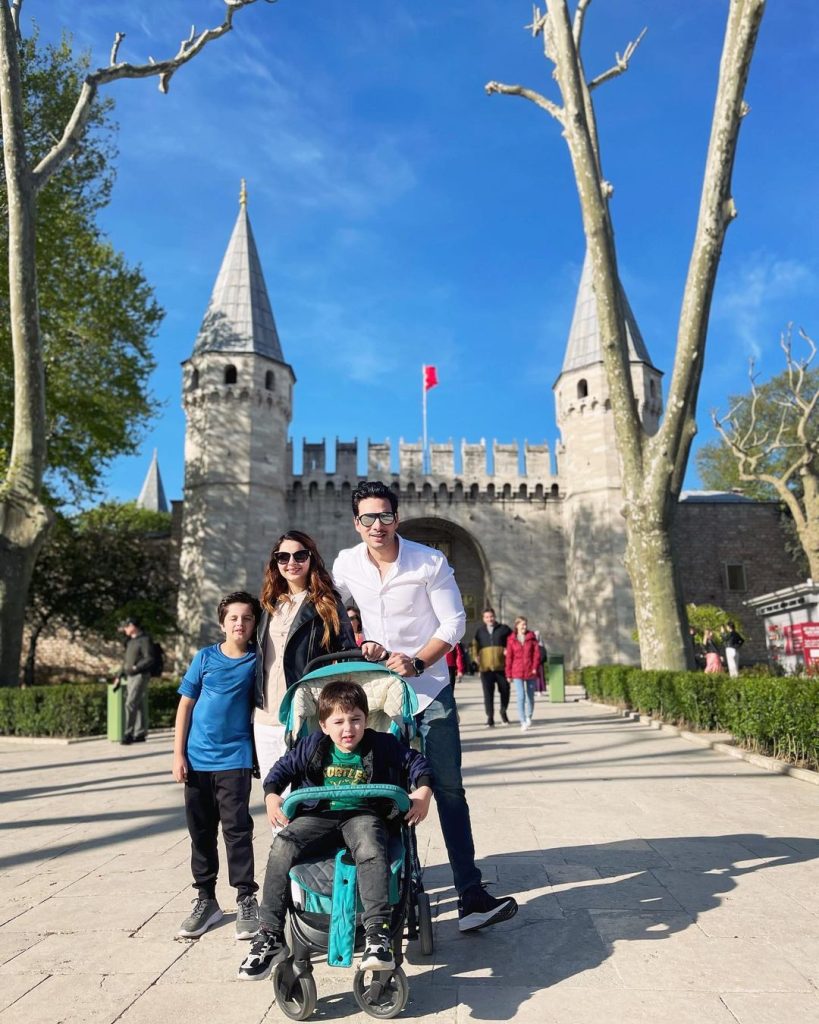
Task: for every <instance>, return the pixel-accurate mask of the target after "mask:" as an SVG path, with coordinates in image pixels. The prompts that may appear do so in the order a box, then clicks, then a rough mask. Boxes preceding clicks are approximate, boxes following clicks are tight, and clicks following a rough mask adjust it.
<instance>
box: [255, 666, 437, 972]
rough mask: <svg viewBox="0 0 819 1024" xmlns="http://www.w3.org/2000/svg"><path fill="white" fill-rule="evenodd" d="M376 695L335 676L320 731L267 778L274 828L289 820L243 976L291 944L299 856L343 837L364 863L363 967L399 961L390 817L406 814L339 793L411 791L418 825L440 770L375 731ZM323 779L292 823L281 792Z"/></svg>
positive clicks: (273, 852)
mask: <svg viewBox="0 0 819 1024" xmlns="http://www.w3.org/2000/svg"><path fill="white" fill-rule="evenodd" d="M368 713H369V709H368V705H367V695H366V694H365V693H364V690H363V689H362V688H361V687H360V686H359V685H358V683H354V682H349V681H346V680H345V681H342V680H339V681H336V682H332V683H328V684H327V685H326V686H325V687H324V688H323V689H322V691H321V693H320V694H319V702H318V718H319V725H320V726H321V731H320V732H314V733H311V735H310V736H307V737H305V738H304V739H302V740H299V742H298V743H297V744H296V745H295V747H294V748H293V749H292V750H291V751H289V752H288V753H287V754H285V755H284V756H283V757H280V758H279V760H278V761H277V762H276V763H275V764H274V765H273V767H272V768H271V769H270V772H269V773H268V776H267V778H266V779H265V781H264V792H265V806H266V807H267V814H268V817H269V818H270V823H271V824H272V825H279V826H283V827H282V831H281V832H279V834H278V835H277V836H276V837H275V838H274V839H273V845H272V846H271V848H270V856H269V858H268V861H267V871H266V873H265V879H264V889H263V892H262V906H261V910H260V917H261V928H260V930H259V934H258V935H257V937H256V939H255V940H254V942H253V945H252V946H251V947H250V953H249V954H248V955H247V957H246V958H245V959H244V961H243V962H242V965H241V967H240V968H239V978H241V979H244V980H248V981H258V980H260V979H262V978H266V977H267V976H268V975H269V974H270V970H271V968H272V967H273V965H274V964H276V963H279V962H280V961H281V960H283V959H285V958H286V957H287V955H288V953H289V950H288V948H287V946H286V944H285V941H284V921H285V910H286V900H287V890H288V886H289V884H290V881H289V877H288V875H289V871H290V868H291V867H292V866H293V864H294V862H295V861H296V859H297V858H298V857H300V856H302V855H303V854H305V853H307V852H308V851H310V850H311V849H313V848H315V849H318V848H320V847H322V846H324V845H325V844H326V843H328V842H329V841H330V839H331V837H332V836H333V834H334V833H335V834H338V835H339V836H340V838H341V840H342V841H343V843H344V845H345V846H346V847H347V849H349V850H350V852H351V853H352V855H353V858H354V859H355V862H356V869H357V877H358V892H359V896H360V897H361V903H362V906H363V908H364V909H363V914H362V919H363V923H364V930H365V934H366V943H365V949H364V954H363V957H362V960H361V970H374V971H388V970H392V969H393V968H394V967H395V959H394V957H393V952H392V947H391V943H390V904H389V861H388V856H387V843H388V839H389V831H390V820H388V819H389V815H390V814H391V813H394V814H395V815H397V814H398V812H397V811H395V809H394V805H393V804H392V802H390V801H386V802H385V803H386V804H388V809H387V808H386V807H385V808H382V807H380V806H378V804H377V802H372V803H365V802H363V801H361V800H360V799H356V798H355V797H351V796H347V797H343V798H342V797H340V798H339V799H335V800H334V799H333V789H334V788H335V787H338V786H356V785H370V784H373V783H376V784H377V783H388V784H391V785H394V786H400V787H401V788H402V789H408V790H409V791H410V809H409V811H407V813H406V815H405V820H406V821H407V822H408V823H409V824H411V825H417V824H419V823H420V822H422V821H423V820H424V818H426V816H427V813H428V811H429V802H430V799H431V797H432V770H431V768H430V764H429V762H428V761H427V759H426V758H425V757H424V756H423V755H422V754H419V753H418V752H417V751H415V750H412V749H410V748H409V747H407V746H405V745H404V744H402V743H400V742H399V741H398V740H397V739H396V738H395V737H394V736H392V735H390V734H389V733H380V732H374V731H373V730H372V729H368V728H366V725H367V715H368ZM288 786H291V787H292V788H293V789H294V790H295V789H301V788H304V787H311V786H320V787H322V788H323V789H326V791H327V798H326V799H324V798H322V799H320V800H316V801H309V802H305V803H303V804H301V805H300V806H299V809H298V812H297V814H296V816H295V817H294V818H293V820H292V821H291V820H288V819H287V818H286V817H285V816H284V814H283V813H282V804H283V802H284V801H283V797H282V793H283V792H284V791H285V790H286V789H287V787H288Z"/></svg>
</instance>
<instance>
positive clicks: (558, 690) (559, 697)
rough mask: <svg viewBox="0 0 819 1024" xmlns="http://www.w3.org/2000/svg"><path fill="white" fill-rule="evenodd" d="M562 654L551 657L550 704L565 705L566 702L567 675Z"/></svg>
mask: <svg viewBox="0 0 819 1024" xmlns="http://www.w3.org/2000/svg"><path fill="white" fill-rule="evenodd" d="M563 662H564V659H563V655H562V654H550V655H549V703H550V704H563V703H564V702H565V700H566V675H565V670H564V667H563Z"/></svg>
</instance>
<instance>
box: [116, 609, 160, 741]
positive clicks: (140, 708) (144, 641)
mask: <svg viewBox="0 0 819 1024" xmlns="http://www.w3.org/2000/svg"><path fill="white" fill-rule="evenodd" d="M120 629H121V630H122V632H123V633H124V634H125V636H126V637H127V639H126V641H125V654H124V655H123V659H122V671H121V672H120V679H124V680H125V733H124V735H123V737H122V739H121V740H120V743H122V744H123V745H124V746H127V745H128V744H129V743H144V742H145V739H146V737H147V735H148V723H147V721H146V718H145V705H146V700H145V698H146V695H147V692H148V683H150V681H151V669H152V668H153V664H154V644H153V640H151V637H150V635H149V634H148V633H146V632H145V630H144V629H143V628H142V624H141V623H140V622H139V621H138V620H137V619H134V618H128V619H125V621H124V622H123V623H122V625H121V626H120Z"/></svg>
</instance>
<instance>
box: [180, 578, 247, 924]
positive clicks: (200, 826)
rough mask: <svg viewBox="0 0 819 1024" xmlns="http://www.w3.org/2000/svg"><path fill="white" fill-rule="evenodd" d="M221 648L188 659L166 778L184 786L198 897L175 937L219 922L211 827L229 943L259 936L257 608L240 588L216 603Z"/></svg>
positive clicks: (192, 867) (215, 647)
mask: <svg viewBox="0 0 819 1024" xmlns="http://www.w3.org/2000/svg"><path fill="white" fill-rule="evenodd" d="M218 617H219V625H220V627H221V629H222V632H223V633H224V634H225V639H224V640H223V641H222V643H219V644H213V645H212V646H211V647H203V648H202V650H201V651H197V653H196V654H195V655H194V658H193V661H192V662H191V664H190V668H189V669H188V671H187V672H186V673H185V677H184V679H183V680H182V682H181V684H180V686H179V694H180V698H179V708H178V709H177V712H176V728H175V734H174V747H173V777H174V779H175V780H176V781H177V782H184V783H185V817H186V818H187V822H188V831H189V832H190V836H191V872H192V874H193V887H194V889H196V890H197V893H198V896H197V898H196V899H195V900H194V903H193V911H192V912H191V914H190V915H189V916H188V917H187V918H186V919H185V920H184V921H183V922H182V927H181V928H180V929H179V931H178V932H177V935H179V936H182V937H184V938H196V937H197V936H199V935H202V934H203V933H204V932H206V931H207V930H208V928H210V926H211V925H212V924H215V923H216V922H217V921H219V920H220V919H221V917H222V911H221V908H220V907H219V904H218V903H217V902H216V878H217V876H218V874H219V854H218V850H217V845H216V836H217V831H218V827H219V823H220V822H221V825H222V837H223V839H224V841H225V848H226V850H227V862H228V877H229V878H230V884H231V885H232V886H234V887H235V888H236V890H237V891H238V898H237V913H236V938H237V939H251V938H253V936H254V935H255V934H256V932H257V931H258V930H259V905H258V902H257V900H256V892H257V890H258V888H259V887H258V885H257V884H256V881H255V879H254V864H253V818H252V817H251V815H250V786H251V777H252V773H253V740H252V733H251V728H252V727H251V718H252V712H253V705H254V702H255V685H256V649H255V647H254V646H253V644H252V640H253V637H254V635H255V632H256V624H257V623H258V621H259V619H260V618H261V607H260V605H259V602H258V601H257V600H256V598H255V597H252V596H251V595H250V594H248V593H247V592H246V591H244V590H240V591H236V592H235V593H233V594H228V595H227V597H224V598H222V600H221V601H220V602H219V608H218Z"/></svg>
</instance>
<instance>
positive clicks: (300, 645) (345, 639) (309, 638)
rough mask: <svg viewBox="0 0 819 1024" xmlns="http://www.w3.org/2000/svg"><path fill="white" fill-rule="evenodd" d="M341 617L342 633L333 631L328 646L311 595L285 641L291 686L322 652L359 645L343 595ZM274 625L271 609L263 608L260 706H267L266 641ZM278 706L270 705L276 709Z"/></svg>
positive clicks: (259, 644)
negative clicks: (268, 632) (270, 628)
mask: <svg viewBox="0 0 819 1024" xmlns="http://www.w3.org/2000/svg"><path fill="white" fill-rule="evenodd" d="M336 609H337V611H338V621H339V623H340V624H341V633H340V634H336V633H331V636H330V646H329V647H327V648H325V647H324V645H323V643H322V635H323V633H324V623H323V621H322V619H321V616H320V615H319V613H318V612H317V611H316V606H315V605H314V604H313V602H312V601H311V600H310V599H309V598H305V600H304V603H303V604H302V606H301V608H299V610H298V613H297V614H296V617H295V619H294V620H293V624H292V625H291V627H290V632H289V633H288V635H287V641H286V643H285V645H284V678H285V682H286V683H287V688H288V689H290V687H291V686H292V685H293V683H297V682H298V681H299V679H301V677H302V676H303V675H304V669H305V666H306V665H307V663H308V662H309V661H311V660H312V659H313V658H317V657H318V656H319V655H320V654H332V653H333V652H334V651H349V650H352V648H354V647H355V646H356V642H355V637H354V636H353V629H352V626H351V625H350V620H349V618H348V617H347V612H346V610H345V608H344V605H343V604H342V603H341V598H340V597H336ZM269 625H270V612H269V611H267V609H262V617H261V619H260V620H259V625H258V627H257V629H256V707H257V708H263V707H264V641H265V637H266V636H267V629H268V626H269ZM276 710H278V709H277V708H268V711H276Z"/></svg>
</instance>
